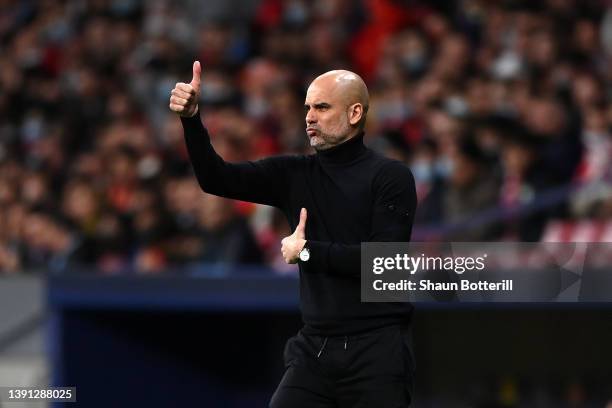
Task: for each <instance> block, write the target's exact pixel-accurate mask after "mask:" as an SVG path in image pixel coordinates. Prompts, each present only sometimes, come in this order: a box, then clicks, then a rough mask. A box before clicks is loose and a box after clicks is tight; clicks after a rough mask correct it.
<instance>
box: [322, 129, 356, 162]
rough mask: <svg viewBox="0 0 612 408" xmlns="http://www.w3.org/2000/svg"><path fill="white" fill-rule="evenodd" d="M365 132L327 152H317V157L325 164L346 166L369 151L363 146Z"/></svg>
mask: <svg viewBox="0 0 612 408" xmlns="http://www.w3.org/2000/svg"><path fill="white" fill-rule="evenodd" d="M363 135H364V132H359V133H357V134H356V135H355V136H353V137H352V138H350V139H349V140H347V141H345V142H342V143H340V144H339V145H338V146H334V147H330V148H329V149H327V150H320V151H317V157H318V159H319V161H320V162H321V163H323V164H346V163H350V162H352V161H353V160H355V159H357V158H358V157H359V156H361V155H362V154H364V153H365V152H366V151H367V149H366V147H365V145H364V144H363Z"/></svg>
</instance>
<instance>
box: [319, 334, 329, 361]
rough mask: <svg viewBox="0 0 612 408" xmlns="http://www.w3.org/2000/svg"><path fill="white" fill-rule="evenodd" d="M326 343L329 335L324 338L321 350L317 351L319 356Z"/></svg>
mask: <svg viewBox="0 0 612 408" xmlns="http://www.w3.org/2000/svg"><path fill="white" fill-rule="evenodd" d="M326 344H327V337H326V338H325V339H324V340H323V345H322V346H321V350H319V352H318V353H317V358H319V357H321V353H323V349H324V348H325V345H326Z"/></svg>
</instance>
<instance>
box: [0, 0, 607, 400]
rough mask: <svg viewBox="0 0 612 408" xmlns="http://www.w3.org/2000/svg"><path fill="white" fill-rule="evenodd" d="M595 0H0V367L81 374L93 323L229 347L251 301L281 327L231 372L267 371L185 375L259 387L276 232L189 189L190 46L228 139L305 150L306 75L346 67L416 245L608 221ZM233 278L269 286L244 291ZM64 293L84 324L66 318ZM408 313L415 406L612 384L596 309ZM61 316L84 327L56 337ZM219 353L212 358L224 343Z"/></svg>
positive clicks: (250, 396) (240, 149)
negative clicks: (412, 205) (184, 125)
mask: <svg viewBox="0 0 612 408" xmlns="http://www.w3.org/2000/svg"><path fill="white" fill-rule="evenodd" d="M610 6H612V5H611V4H608V2H607V1H604V0H592V1H579V0H541V1H484V0H482V1H478V0H463V1H459V0H458V1H441V0H440V1H416V0H403V1H399V0H398V1H393V0H361V1H348V0H328V1H324V0H315V1H305V0H304V1H300V0H285V1H281V0H261V1H256V0H248V1H247V0H242V1H239V0H233V1H230V0H225V1H219V0H206V1H202V2H198V1H195V0H192V1H182V2H171V1H138V0H129V1H119V0H117V1H111V0H91V1H68V0H65V1H52V0H48V1H42V0H41V1H10V0H4V1H0V274H1V275H2V276H1V279H0V291H1V293H2V296H1V297H0V304H2V315H0V380H1V381H2V383H3V384H4V383H6V385H15V384H12V383H11V381H16V380H15V379H16V378H19V381H20V382H36V383H41V384H45V383H47V382H49V381H53V379H54V378H55V380H56V381H57V379H58V378H62V377H63V378H68V379H72V380H73V379H74V378H77V377H78V378H83V377H79V376H85V373H86V372H90V371H91V370H88V368H89V369H91V367H92V366H88V364H87V361H88V360H87V359H88V358H90V357H91V356H92V355H94V354H96V353H97V352H98V353H99V352H100V350H102V354H104V351H103V350H104V349H101V348H100V347H102V344H101V343H100V344H97V343H96V341H98V340H97V339H99V338H102V337H103V335H102V334H100V333H98V332H96V330H94V329H92V326H91V325H93V326H95V327H97V326H96V324H98V325H100V326H104V327H106V326H109V325H110V327H123V326H125V327H132V328H134V327H137V328H134V329H133V330H134V331H135V332H136V331H138V332H139V333H141V334H143V333H147V334H148V335H150V336H153V337H155V336H157V335H158V333H159V332H163V333H164V334H163V336H160V338H162V339H166V340H167V341H168V342H167V343H164V342H163V341H161V340H160V342H161V344H162V345H163V344H166V346H167V348H168V349H169V350H178V349H180V348H181V341H180V339H178V338H177V337H181V336H184V337H189V336H190V333H192V334H193V333H195V332H197V336H195V338H197V339H198V342H196V341H189V342H187V343H188V344H189V346H190V347H189V348H188V349H189V350H191V351H190V352H191V353H194V356H195V355H196V354H197V353H198V350H200V349H199V347H200V348H202V349H207V347H208V345H209V344H208V343H211V344H216V346H217V347H220V344H221V346H222V345H223V344H222V343H223V341H221V340H224V341H227V338H228V337H229V336H238V337H239V338H241V340H242V341H241V342H240V343H241V344H244V345H246V344H248V342H249V340H250V336H255V335H256V334H257V333H255V332H253V331H254V330H256V326H255V325H254V324H253V323H252V321H251V319H255V320H254V321H257V320H256V319H261V321H263V322H268V324H269V325H271V326H274V325H275V324H276V325H277V326H278V327H282V328H283V329H282V330H281V329H280V328H279V329H278V331H277V332H274V330H270V332H269V333H268V334H269V338H270V339H272V340H270V342H266V341H265V340H262V345H263V346H264V347H266V349H267V350H268V351H267V353H268V354H266V356H267V357H269V358H270V359H271V360H265V359H262V361H258V360H257V359H255V360H254V361H252V364H251V365H250V366H252V367H251V368H252V371H249V372H253V373H257V364H266V362H269V366H270V367H272V368H269V367H262V368H261V378H259V379H258V381H249V380H246V379H244V378H238V377H240V376H239V375H238V374H236V373H234V374H232V372H227V373H226V372H224V373H223V374H222V375H221V374H219V376H220V377H222V379H221V380H219V379H218V378H216V377H215V369H211V370H209V371H208V372H207V374H206V375H207V377H206V378H207V380H208V381H209V383H210V384H213V383H215V381H218V383H219V384H221V383H223V387H225V388H224V390H225V391H223V392H221V391H218V392H217V395H216V396H215V395H213V394H215V392H214V390H215V387H214V386H210V387H209V388H206V387H204V388H206V389H208V392H209V394H207V395H208V398H210V399H209V401H213V400H214V401H216V402H214V403H212V402H211V403H210V405H204V406H257V405H255V404H258V403H260V401H262V400H265V395H264V394H265V393H266V392H270V391H271V390H272V389H273V387H274V385H275V380H276V379H277V377H275V375H277V374H278V372H277V371H278V370H279V367H280V365H281V362H280V358H281V354H282V342H283V341H284V340H285V338H286V336H287V335H290V334H291V333H292V330H295V329H296V328H297V327H299V320H298V318H297V314H296V310H297V309H296V305H297V303H296V300H295V299H293V297H292V296H291V295H296V293H295V291H294V289H295V279H294V277H295V269H294V268H293V267H288V266H287V265H285V264H284V262H283V261H282V258H281V256H280V251H279V250H278V248H279V247H280V239H281V238H282V237H284V236H286V235H288V234H289V233H290V231H289V230H288V228H287V225H286V223H285V221H284V220H283V218H282V215H281V214H280V213H278V212H276V211H274V210H272V209H270V208H267V207H261V206H255V205H252V204H249V203H243V202H234V201H229V200H225V199H221V198H217V197H214V196H210V195H206V194H203V193H202V192H201V191H200V190H199V189H198V186H197V183H196V182H195V179H194V178H193V175H192V173H191V168H190V164H189V161H188V158H187V154H186V150H185V146H184V144H183V139H182V131H181V127H180V123H179V121H178V119H177V118H176V116H175V115H174V114H172V113H171V112H169V110H168V108H167V106H168V98H169V91H170V89H172V87H173V86H174V84H175V83H176V82H178V81H188V80H189V78H191V64H192V62H193V60H194V59H199V60H200V61H201V62H202V66H203V88H202V95H201V98H202V101H201V106H202V111H203V112H204V119H205V121H206V124H207V126H208V127H209V129H210V130H211V133H212V135H213V138H214V139H213V143H214V145H215V148H216V149H217V151H218V152H219V153H220V154H221V155H222V156H223V157H224V158H225V159H226V160H229V161H237V160H250V159H257V158H260V157H264V156H268V155H274V154H282V153H288V154H294V153H296V154H301V153H309V152H310V151H309V148H308V146H307V140H306V137H305V135H304V119H303V116H304V114H303V108H302V104H303V98H304V93H305V88H306V86H307V85H308V83H309V82H310V81H311V80H312V79H313V78H314V77H315V76H316V75H318V74H320V73H322V72H324V71H327V70H329V69H334V68H340V67H341V68H348V69H352V70H354V71H356V72H358V73H359V74H361V75H362V76H363V77H364V79H365V80H366V82H367V83H368V86H369V89H370V96H371V109H370V112H369V115H368V122H367V130H366V142H367V143H368V144H369V145H370V146H371V147H373V148H375V149H377V150H379V151H381V152H383V153H384V154H386V155H388V156H390V157H394V158H397V159H399V160H402V161H404V162H405V163H406V164H408V165H409V166H410V167H411V168H412V170H413V173H414V175H415V179H416V182H417V192H418V196H419V209H418V213H417V219H416V223H415V228H414V231H413V238H414V240H416V241H423V240H441V241H443V240H454V241H457V240H460V241H551V242H555V241H567V242H612V217H611V215H612V166H611V164H610V157H611V154H612V136H611V132H612V105H611V104H610V96H611V92H612V88H611V84H612V69H611V67H612V65H611V64H610V61H611V59H612V7H610ZM74 275H76V277H75V276H74ZM48 278H49V279H50V281H52V282H55V283H56V286H57V287H58V288H59V289H58V291H57V292H52V291H49V288H50V287H55V286H53V285H48V284H47V283H48V281H47V279H48ZM71 279H72V280H71ZM83 279H85V280H84V281H83ZM151 282H154V283H155V282H157V283H158V284H160V285H162V284H163V285H167V286H163V287H171V288H173V291H172V296H170V295H167V293H166V294H160V293H161V291H160V289H159V288H158V287H157V286H155V284H154V285H153V286H155V287H153V288H151ZM219 282H221V283H219ZM223 282H229V283H227V284H226V285H225V286H224V285H223ZM253 282H255V283H253ZM247 283H248V284H249V285H251V284H252V285H254V286H248V285H247ZM207 285H208V286H207ZM215 285H221V286H215ZM244 285H247V286H246V287H248V288H250V287H254V288H259V286H260V285H262V288H261V291H262V293H265V294H267V295H265V296H264V295H262V296H260V297H257V296H256V295H253V296H254V297H253V298H252V299H251V298H249V300H248V301H247V300H244V299H243V298H241V297H240V296H242V292H240V288H241V287H244ZM266 285H267V286H266ZM276 285H278V286H276ZM211 286H212V287H214V288H216V290H219V292H217V293H221V294H224V293H226V294H227V296H225V297H224V296H220V299H221V300H220V301H219V302H220V303H219V302H218V303H215V302H209V303H206V301H203V300H198V299H197V294H196V295H190V296H192V297H193V302H192V303H189V302H183V303H181V300H184V299H185V297H186V298H188V299H191V298H190V297H189V296H187V295H183V293H184V292H183V290H187V291H188V290H189V288H190V287H192V288H193V287H196V288H200V289H201V290H202V292H201V293H203V294H210V295H211V296H214V295H215V293H212V292H211V293H209V292H207V290H208V291H210V287H211ZM67 287H68V289H66V288H67ZM276 289H278V290H282V291H283V292H282V293H280V292H278V293H276V292H274V291H275V290H276ZM225 290H226V291H227V292H224V291H225ZM236 290H238V291H239V292H236ZM54 293H55V294H54ZM58 293H59V294H58ZM79 293H80V294H82V296H80V297H79V296H78V294H79ZM116 293H121V294H123V295H122V296H115V297H114V295H113V294H116ZM143 293H144V294H143ZM237 293H238V294H237ZM75 294H76V295H75ZM166 295H167V296H166ZM250 295H252V294H249V296H250ZM159 296H162V297H163V296H166V297H163V299H165V300H164V301H163V302H160V301H159ZM266 296H267V297H266ZM275 296H277V297H278V299H281V300H278V301H276V302H275V301H273V300H272V301H271V300H270V298H274V297H275ZM156 299H157V300H156ZM292 299H293V300H292ZM223 302H226V303H223ZM67 303H68V304H69V307H67V306H66V304H67ZM262 304H263V305H265V306H263V307H257V305H262ZM253 308H254V309H253ZM92 309H93V310H94V311H95V313H93V312H92V313H93V314H94V315H95V316H93V315H92V314H91V313H90V314H89V315H87V313H86V312H88V311H89V312H91V310H92ZM66 310H69V311H70V313H72V315H71V316H72V318H74V319H75V320H76V321H78V323H79V324H82V325H81V326H79V324H77V325H76V326H75V327H76V328H83V327H85V328H87V329H83V330H81V331H80V332H79V331H78V330H77V329H75V328H73V327H72V326H71V324H73V323H74V321H72V320H70V319H69V318H66V316H65V315H64V314H63V313H64V312H65V311H66ZM109 310H112V311H113V312H112V313H111V312H109ZM169 310H172V313H170V312H169ZM187 310H189V312H187ZM211 310H213V311H214V312H211ZM220 310H221V311H223V313H221V312H220ZM183 312H184V313H183ZM79 313H82V315H80V314H79ZM166 315H171V316H170V317H168V318H167V319H163V316H166ZM75 316H76V317H75ZM92 316H93V317H92ZM420 316H421V317H419V318H418V319H417V323H416V328H417V329H418V330H417V333H416V336H415V340H416V351H417V358H418V364H419V375H420V379H419V383H417V391H418V393H417V405H416V406H429V405H428V404H433V405H432V406H463V405H461V404H467V406H483V407H484V406H572V407H582V406H585V407H586V406H603V405H604V404H605V403H606V402H607V401H608V400H611V399H612V382H611V376H610V369H609V368H610V366H611V364H612V351H611V350H610V349H609V344H610V336H611V333H612V326H611V324H610V311H609V308H608V309H606V308H605V307H604V306H603V305H599V306H589V307H580V308H578V307H570V306H564V307H562V308H561V307H557V308H552V309H551V308H550V307H549V308H535V307H534V308H525V307H523V308H518V309H512V308H504V309H500V310H492V309H491V308H490V307H489V308H488V309H486V310H480V309H477V308H475V309H466V308H460V309H459V310H453V309H450V308H449V309H444V308H437V309H434V310H431V309H427V310H423V311H422V314H421V315H420ZM88 319H89V320H88ZM122 319H123V320H122ZM162 321H168V322H171V323H168V324H167V325H164V324H162V323H160V322H162ZM87 322H89V323H87ZM92 322H97V323H95V324H94V323H92ZM135 322H148V324H144V323H142V324H141V325H138V324H135ZM177 322H179V323H180V324H179V323H177ZM229 322H231V323H232V324H231V325H230V323H229ZM275 322H276V323H275ZM122 325H123V326H122ZM202 325H204V326H205V330H204V329H203V328H202V327H201V326H202ZM141 326H142V327H141ZM148 326H153V327H157V328H158V330H157V331H155V332H154V333H149V332H147V330H148V329H147V327H148ZM195 327H198V329H197V330H196V329H195ZM241 328H243V329H244V331H246V332H247V333H248V334H245V332H244V331H241V330H240V329H241ZM190 329H191V330H192V332H190ZM247 329H248V330H251V332H248V330H247ZM63 330H66V331H68V332H72V331H75V332H78V333H80V334H76V336H77V337H76V338H75V339H76V340H75V341H77V342H78V341H81V342H82V341H85V340H87V341H91V342H92V344H93V345H94V346H92V347H91V348H90V349H88V348H82V349H79V348H78V347H76V348H75V350H77V349H79V350H81V352H82V354H81V355H77V354H75V353H73V354H72V355H70V356H68V355H66V354H68V350H69V348H67V346H66V344H68V343H66V342H64V343H62V341H61V336H60V335H58V332H59V333H63ZM71 330H72V331H71ZM117 330H119V329H117ZM125 330H127V329H125ZM111 331H112V330H111ZM169 331H175V333H177V336H173V335H172V333H173V332H169ZM83 333H90V336H88V335H86V334H83ZM96 333H98V334H99V336H98V337H96ZM419 333H420V334H419ZM178 334H180V336H179V335H178ZM213 334H214V335H213ZM78 336H82V337H78ZM143 336H144V334H143ZM128 337H129V336H128ZM213 337H214V338H216V339H217V340H214V339H213V340H210V339H211V338H213ZM264 337H265V336H264ZM65 338H67V337H64V339H65ZM267 338H268V337H266V339H267ZM219 339H221V340H219ZM141 340H142V339H141ZM209 340H210V341H209ZM143 341H144V340H143ZM228 343H232V344H233V341H228ZM135 344H141V343H135ZM143 344H144V343H143ZM606 344H607V345H608V347H605V345H606ZM107 345H108V344H107ZM235 346H236V347H238V348H239V344H238V343H237V344H235ZM109 347H110V346H109ZM159 347H160V349H164V347H163V346H159ZM58 349H61V350H63V353H61V352H58ZM96 350H98V351H96ZM108 350H111V349H108ZM464 351H465V353H464ZM440 353H442V354H440ZM170 354H172V353H170ZM179 354H180V353H179ZM251 354H252V352H251ZM109 355H112V353H110V354H109ZM109 355H107V358H110V357H108V356H109ZM247 355H248V353H246V354H244V356H247ZM458 355H463V356H464V358H459V357H458ZM189 356H190V355H189V354H186V356H184V358H186V359H189V358H190V357H189ZM232 356H233V354H229V355H228V356H227V362H228V363H235V364H241V362H242V363H244V360H241V359H240V358H239V357H238V356H236V357H235V358H234V357H232ZM244 356H243V357H244ZM71 358H73V359H79V361H80V364H81V365H78V364H77V365H76V366H74V367H73V366H71V365H70V364H72V363H71V362H70V361H71V360H70V359H71ZM143 358H144V360H145V361H146V360H147V358H149V357H143ZM193 358H194V359H195V360H197V358H196V357H193ZM150 359H151V361H155V362H156V363H159V364H162V365H163V363H160V362H159V361H158V360H157V359H155V358H153V357H150ZM126 360H128V361H126ZM206 361H208V360H207V359H205V358H202V364H204V363H205V362H206ZM475 361H480V363H475ZM121 362H122V363H121V364H119V363H116V364H115V365H113V364H110V366H111V368H110V369H109V372H110V373H112V370H113V369H114V370H116V371H117V372H125V371H126V370H128V371H129V370H130V367H131V366H130V362H129V355H125V356H123V358H122V359H121ZM92 364H94V363H92ZM122 364H123V365H122ZM244 364H247V365H249V364H248V361H247V363H244ZM2 367H4V368H2ZM62 367H63V368H62ZM70 367H73V368H70ZM217 368H218V367H217ZM131 369H132V370H136V371H135V372H134V373H133V374H134V375H144V374H143V372H144V371H146V368H145V367H144V366H143V367H139V368H134V367H132V368H131ZM71 370H72V371H71ZM79 370H83V371H79ZM275 370H277V371H275ZM235 371H240V369H236V370H235ZM247 371H248V370H247ZM16 373H21V374H16ZM24 373H25V374H24ZM199 378H202V377H199ZM96 380H98V378H97V379H96ZM100 380H101V379H100ZM160 383H163V381H161V380H160ZM252 383H256V386H253V387H248V386H247V385H246V384H252ZM195 384H197V382H196V383H195ZM215 384H216V383H215ZM228 384H229V385H228ZM0 385H2V384H0ZM83 387H86V386H85V385H84V386H83ZM232 387H233V388H232ZM247 388H248V389H249V391H248V392H246V391H244V390H245V389H247ZM194 398H195V397H194ZM206 398H207V397H206V396H205V397H202V401H204V402H205V401H206ZM214 398H216V399H214ZM255 401H257V402H255ZM249 404H250V405H249ZM418 404H420V405H418ZM444 404H446V405H444ZM150 406H153V405H150Z"/></svg>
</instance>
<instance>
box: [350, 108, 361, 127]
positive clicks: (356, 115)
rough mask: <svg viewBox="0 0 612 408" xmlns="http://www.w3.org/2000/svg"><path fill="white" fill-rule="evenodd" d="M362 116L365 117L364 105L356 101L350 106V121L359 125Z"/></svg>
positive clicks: (352, 124)
mask: <svg viewBox="0 0 612 408" xmlns="http://www.w3.org/2000/svg"><path fill="white" fill-rule="evenodd" d="M362 117H363V105H362V104H360V103H355V104H353V105H351V106H349V123H350V124H351V126H355V125H357V124H358V123H359V121H360V120H361V118H362Z"/></svg>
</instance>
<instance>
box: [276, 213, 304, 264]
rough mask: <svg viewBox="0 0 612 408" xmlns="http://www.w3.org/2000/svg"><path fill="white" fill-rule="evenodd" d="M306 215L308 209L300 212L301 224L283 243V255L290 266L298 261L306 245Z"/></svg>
mask: <svg viewBox="0 0 612 408" xmlns="http://www.w3.org/2000/svg"><path fill="white" fill-rule="evenodd" d="M306 215H307V214H306V209H305V208H302V211H300V223H299V224H298V226H297V227H296V228H295V231H293V234H291V235H289V236H288V237H285V238H283V240H282V241H281V244H282V246H281V253H282V254H283V258H285V262H287V263H288V264H294V263H296V262H297V261H298V257H299V255H300V251H301V250H302V248H304V245H306Z"/></svg>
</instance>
